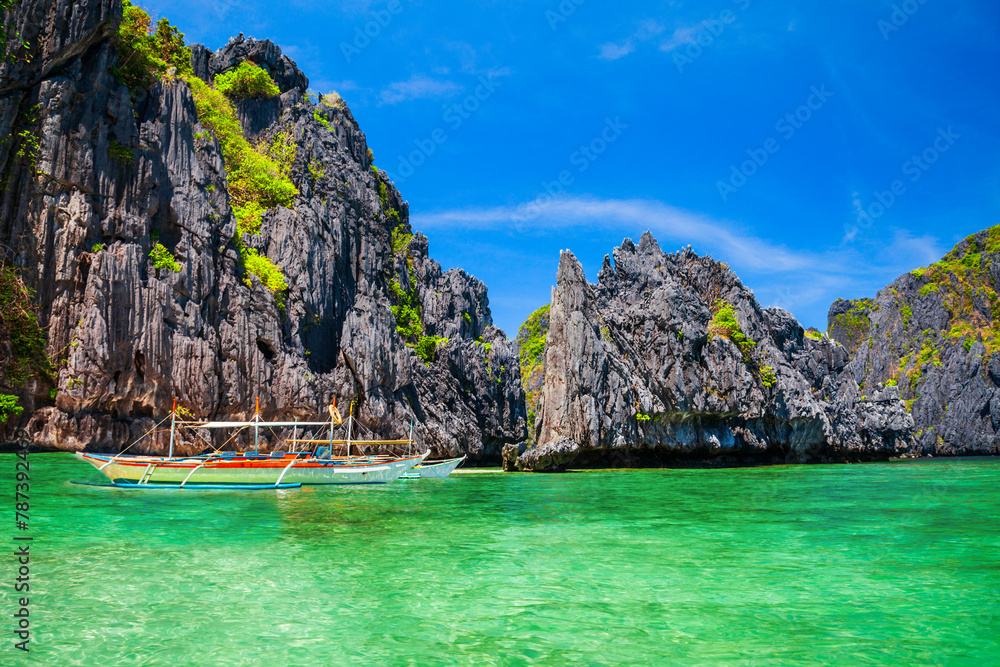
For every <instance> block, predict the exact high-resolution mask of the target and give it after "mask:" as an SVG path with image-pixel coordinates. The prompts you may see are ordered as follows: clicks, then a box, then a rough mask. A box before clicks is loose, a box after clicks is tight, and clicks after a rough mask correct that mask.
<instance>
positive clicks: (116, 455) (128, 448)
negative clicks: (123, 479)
mask: <svg viewBox="0 0 1000 667" xmlns="http://www.w3.org/2000/svg"><path fill="white" fill-rule="evenodd" d="M171 414H172V413H171ZM168 419H170V415H167V416H166V417H164V418H163V419H162V420H160V423H159V424H157V425H156V426H154V427H153V428H151V429H149V430H148V431H146V432H145V433H143V434H142V435H140V436H139V437H138V438H137V439H136V441H135V442H133V443H132V444H131V445H129V446H128V447H126V448H125V449H123V450H121V451H120V452H118V453H117V454H115V455H114V456H112V457H111V459H112V460H114V459H115V458H116V457H118V456H121V455H122V454H124V453H125V452H127V451H128V450H130V449H132V447H133V446H134V445H135V444H136V443H138V442H139V441H140V440H142V439H143V438H145V437H146V436H147V435H149V434H150V433H154V432H155V431H156V429H158V428H159V427H160V425H161V424H163V422H165V421H167V420H168Z"/></svg>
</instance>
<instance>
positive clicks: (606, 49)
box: [597, 39, 635, 60]
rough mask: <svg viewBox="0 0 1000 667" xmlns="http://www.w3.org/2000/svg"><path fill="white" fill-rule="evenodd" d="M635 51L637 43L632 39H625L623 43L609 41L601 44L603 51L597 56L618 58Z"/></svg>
mask: <svg viewBox="0 0 1000 667" xmlns="http://www.w3.org/2000/svg"><path fill="white" fill-rule="evenodd" d="M633 51H635V44H634V43H633V42H632V40H630V39H627V40H625V41H624V42H623V43H621V44H615V43H614V42H608V43H607V44H601V53H600V54H599V55H598V56H597V57H598V58H600V59H601V60H618V59H619V58H624V57H625V56H627V55H628V54H630V53H632V52H633Z"/></svg>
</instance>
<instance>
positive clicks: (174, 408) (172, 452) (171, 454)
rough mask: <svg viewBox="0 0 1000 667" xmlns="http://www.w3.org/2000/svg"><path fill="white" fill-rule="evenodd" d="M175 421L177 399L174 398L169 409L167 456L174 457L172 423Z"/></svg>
mask: <svg viewBox="0 0 1000 667" xmlns="http://www.w3.org/2000/svg"><path fill="white" fill-rule="evenodd" d="M176 423H177V399H176V398H175V399H174V407H173V408H171V410H170V453H169V454H167V458H169V459H172V458H174V424H176Z"/></svg>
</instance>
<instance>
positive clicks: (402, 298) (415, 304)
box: [389, 276, 424, 345]
mask: <svg viewBox="0 0 1000 667" xmlns="http://www.w3.org/2000/svg"><path fill="white" fill-rule="evenodd" d="M389 291H390V292H391V294H392V296H393V298H394V299H395V301H396V305H395V306H392V314H393V316H395V318H396V331H397V332H399V335H400V336H402V337H403V340H405V341H407V343H408V344H411V345H412V344H415V342H416V339H417V338H418V337H419V336H420V335H421V334H422V333H423V332H424V327H423V325H422V324H421V323H420V309H421V304H420V296H419V295H418V294H417V279H416V278H414V277H413V276H410V289H409V290H405V289H403V286H402V285H400V284H399V281H398V280H395V279H393V280H391V281H389Z"/></svg>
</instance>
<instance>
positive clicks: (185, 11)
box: [141, 0, 1000, 337]
mask: <svg viewBox="0 0 1000 667" xmlns="http://www.w3.org/2000/svg"><path fill="white" fill-rule="evenodd" d="M141 4H143V6H145V7H146V8H147V9H149V10H151V12H152V13H153V14H154V15H157V16H167V17H168V18H170V19H171V20H172V21H173V22H174V23H176V24H177V25H178V26H179V27H180V28H181V30H182V31H183V32H185V33H186V35H187V39H188V41H189V42H202V43H204V44H206V45H207V46H209V47H210V48H218V47H220V46H222V45H223V44H224V43H225V42H226V40H227V39H228V38H229V37H230V36H231V35H235V34H237V33H239V32H243V33H244V34H246V35H247V36H254V37H261V38H264V37H266V38H269V39H271V40H273V41H275V42H276V43H278V44H279V45H280V46H281V47H282V49H283V51H284V52H285V53H287V54H288V55H289V56H291V57H292V58H293V59H294V60H295V61H296V62H297V63H298V65H299V67H300V69H302V70H303V71H304V72H305V73H306V75H307V76H308V77H309V79H310V85H311V87H312V88H313V89H315V90H316V91H318V92H328V91H330V90H337V91H338V92H339V93H340V94H341V95H342V96H343V98H344V99H345V100H346V101H347V103H348V104H349V106H350V107H351V110H352V111H353V113H354V115H355V117H356V118H357V119H358V122H359V123H360V125H361V127H362V129H363V130H364V131H365V134H366V136H367V138H368V144H369V146H370V147H371V148H372V149H373V150H374V152H375V162H376V164H378V166H379V167H381V168H383V169H385V170H387V171H388V172H389V173H390V175H391V176H393V180H394V181H395V182H396V183H397V186H398V187H399V189H400V191H401V192H402V193H403V196H404V198H406V199H407V200H408V201H409V203H410V215H411V221H412V223H413V225H414V227H415V228H416V229H418V230H420V231H423V232H424V233H425V234H427V236H428V237H429V239H430V250H431V255H432V256H433V257H434V258H435V259H437V260H438V261H440V262H441V264H442V265H443V266H444V267H445V268H446V269H447V268H450V267H455V266H458V267H462V268H464V269H466V270H467V271H469V272H470V273H472V274H473V275H476V276H477V277H479V278H481V279H482V280H483V281H484V282H485V283H486V284H487V285H488V286H489V294H490V304H491V308H492V311H493V316H494V320H495V321H496V323H497V325H498V326H500V327H501V328H503V329H504V330H505V331H506V332H507V334H508V335H509V336H511V337H513V336H514V335H516V332H517V327H518V326H519V325H520V323H521V322H522V321H523V320H524V319H525V318H526V316H527V315H528V314H529V313H530V312H531V311H532V310H534V309H535V308H537V307H538V306H540V305H543V304H545V303H547V302H548V301H549V296H550V289H551V287H552V285H553V284H554V282H555V274H556V267H557V265H558V260H559V250H560V249H562V248H569V249H571V250H573V252H574V253H575V254H576V256H577V257H578V258H580V260H581V261H582V262H583V265H584V267H585V269H586V270H587V274H588V276H589V277H590V279H591V280H595V279H596V273H597V271H598V269H599V268H600V265H601V261H602V259H603V257H604V255H605V254H607V253H609V252H610V251H611V250H612V248H613V247H615V246H617V245H619V244H620V243H621V241H622V239H623V238H625V237H631V238H633V239H638V237H639V235H640V234H641V233H642V232H643V230H645V229H650V230H652V231H653V234H654V236H655V237H656V238H657V239H658V240H659V242H660V245H661V247H662V248H663V249H664V250H674V249H678V248H680V247H681V246H683V245H687V244H689V243H690V244H691V245H692V246H693V248H694V250H695V251H697V252H699V253H702V254H711V255H712V256H713V257H715V258H716V259H719V260H722V261H725V262H728V263H729V264H730V265H731V266H732V267H733V268H734V270H735V271H736V272H737V273H738V274H739V275H740V276H741V277H742V279H743V281H744V283H745V284H747V285H748V286H749V287H751V288H753V289H754V291H755V293H756V295H757V297H758V298H759V299H760V300H761V302H762V303H763V304H764V305H780V306H782V307H785V308H787V309H788V310H790V311H791V312H792V313H794V314H795V315H796V316H797V317H798V318H799V319H800V320H801V321H802V323H803V324H805V325H806V326H810V325H811V326H816V327H818V328H820V329H825V328H826V311H827V308H828V306H829V304H830V303H831V302H832V301H833V300H834V299H835V298H837V297H859V296H866V295H873V294H874V292H875V291H876V290H877V289H878V288H880V287H882V286H884V285H885V284H887V283H888V282H890V281H891V280H893V279H894V278H895V277H896V276H897V275H899V274H901V273H904V272H906V271H908V270H910V269H912V268H915V267H917V266H922V265H926V264H928V263H930V262H933V261H935V260H936V259H937V258H939V257H940V255H942V254H943V253H944V252H946V251H947V250H948V249H950V247H951V246H952V245H953V244H954V243H955V242H956V241H958V240H960V239H961V238H963V237H965V236H966V235H968V234H970V233H972V232H975V231H977V230H979V229H982V228H985V227H988V226H991V225H993V224H997V223H1000V216H998V213H1000V187H998V185H1000V150H998V149H1000V130H998V129H997V119H998V117H1000V115H998V113H997V111H998V102H1000V88H998V85H997V81H998V78H997V72H998V71H1000V67H998V65H1000V57H998V56H1000V52H998V49H1000V41H998V26H1000V7H998V6H997V5H996V3H994V2H989V1H987V0H983V1H968V2H961V1H958V0H923V1H921V0H907V1H906V2H896V3H894V2H891V1H884V2H883V1H879V0H857V1H851V0H842V1H840V2H836V3H819V2H806V1H801V2H767V3H765V2H763V0H712V1H702V2H682V1H663V2H656V1H654V0H645V1H643V2H632V1H622V2H616V3H607V2H605V3H602V2H598V1H597V0H562V2H560V1H559V0H551V1H543V0H540V1H536V2H528V1H517V0H506V1H503V2H500V1H490V0H463V1H461V2H445V1H441V2H431V1H430V0H423V1H421V0H413V1H411V0H394V1H393V2H382V1H371V2H368V1H365V0H346V1H344V2H339V3H314V2H311V1H307V0H286V1H281V0H272V1H269V2H264V1H258V0H238V1H236V0H199V1H198V2H193V1H189V0H175V1H167V0H147V1H146V2H145V3H141ZM366 29H367V32H368V35H364V32H365V31H366ZM359 35H363V37H359ZM369 35H374V36H369ZM914 158H915V159H914ZM550 193H551V194H550Z"/></svg>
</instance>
